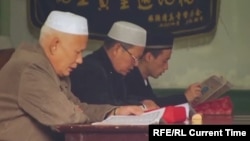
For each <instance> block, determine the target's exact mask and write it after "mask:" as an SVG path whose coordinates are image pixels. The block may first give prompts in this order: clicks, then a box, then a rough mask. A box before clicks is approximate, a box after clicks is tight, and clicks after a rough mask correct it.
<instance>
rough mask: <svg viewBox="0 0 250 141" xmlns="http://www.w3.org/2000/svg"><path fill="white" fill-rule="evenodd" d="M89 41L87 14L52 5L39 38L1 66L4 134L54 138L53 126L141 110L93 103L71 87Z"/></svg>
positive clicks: (30, 140)
mask: <svg viewBox="0 0 250 141" xmlns="http://www.w3.org/2000/svg"><path fill="white" fill-rule="evenodd" d="M87 41H88V26H87V21H86V19H85V18H84V17H81V16H78V15H75V14H73V13H69V12H62V11H52V12H51V13H50V14H49V16H48V18H47V19H46V21H45V23H44V25H43V27H42V28H41V34H40V38H39V43H38V44H36V45H32V44H27V43H25V44H22V45H21V46H20V47H18V48H17V49H16V51H15V52H14V54H13V55H12V57H11V58H10V60H9V61H8V62H7V64H5V66H4V67H3V68H2V70H1V72H0V111H1V114H0V127H1V128H0V140H4V141H13V140H20V141H53V140H57V139H56V138H54V137H58V136H56V134H55V133H56V132H54V131H52V130H51V129H50V127H51V126H54V125H60V124H70V123H89V122H95V121H100V120H103V119H104V118H105V117H106V116H109V115H111V114H114V113H115V114H118V115H129V114H141V113H142V112H143V111H142V110H141V108H140V107H139V106H121V107H118V108H117V107H114V106H111V105H102V106H101V105H88V104H86V103H80V100H79V99H78V98H76V97H75V96H74V95H73V94H72V93H71V91H70V89H71V85H70V80H69V78H68V76H69V74H70V72H71V71H72V70H73V69H75V68H76V67H77V65H78V64H81V63H82V51H83V50H85V48H86V44H87Z"/></svg>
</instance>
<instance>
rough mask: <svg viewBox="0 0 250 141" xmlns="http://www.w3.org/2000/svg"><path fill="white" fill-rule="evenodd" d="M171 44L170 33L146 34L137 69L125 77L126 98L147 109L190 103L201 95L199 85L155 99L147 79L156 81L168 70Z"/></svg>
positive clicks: (195, 84)
mask: <svg viewBox="0 0 250 141" xmlns="http://www.w3.org/2000/svg"><path fill="white" fill-rule="evenodd" d="M173 42H174V38H173V35H172V34H171V33H167V34H166V35H161V34H152V33H148V36H147V46H146V48H145V50H144V52H143V56H142V58H141V60H140V62H139V64H138V67H136V68H135V69H134V70H132V71H131V72H130V73H129V74H128V75H126V77H125V82H126V88H127V92H128V97H129V98H131V99H134V100H138V101H141V102H142V103H143V104H144V106H145V107H147V108H148V109H154V108H159V107H163V106H167V105H176V104H182V103H186V102H192V101H193V100H194V99H195V98H197V97H199V96H200V95H201V86H200V84H199V83H194V84H191V85H190V86H189V87H188V88H187V89H186V91H185V93H184V94H174V95H172V96H167V97H157V95H156V94H155V93H154V92H153V89H152V87H151V85H150V83H149V80H148V78H149V77H152V78H155V79H157V78H158V77H159V76H160V75H161V74H162V73H164V72H165V71H166V70H167V69H168V61H169V60H170V58H171V54H172V47H173Z"/></svg>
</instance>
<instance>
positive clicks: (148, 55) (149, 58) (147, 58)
mask: <svg viewBox="0 0 250 141" xmlns="http://www.w3.org/2000/svg"><path fill="white" fill-rule="evenodd" d="M143 58H144V60H145V61H147V62H149V61H151V60H152V59H153V55H152V54H151V53H150V52H147V53H146V54H144V56H143Z"/></svg>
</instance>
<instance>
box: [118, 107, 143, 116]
mask: <svg viewBox="0 0 250 141" xmlns="http://www.w3.org/2000/svg"><path fill="white" fill-rule="evenodd" d="M143 112H144V110H143V109H142V108H141V107H140V106H120V107H117V108H116V109H114V114H115V115H140V114H142V113H143Z"/></svg>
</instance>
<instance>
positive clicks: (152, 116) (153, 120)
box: [92, 103, 189, 125]
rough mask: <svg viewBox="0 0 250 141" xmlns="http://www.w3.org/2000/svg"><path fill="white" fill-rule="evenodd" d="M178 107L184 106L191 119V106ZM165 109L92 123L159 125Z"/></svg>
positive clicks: (113, 117)
mask: <svg viewBox="0 0 250 141" xmlns="http://www.w3.org/2000/svg"><path fill="white" fill-rule="evenodd" d="M176 106H177V107H178V106H183V107H184V108H185V111H186V116H187V118H188V117H189V115H188V114H189V104H188V103H184V104H180V105H176ZM165 109H166V108H165V107H163V108H160V109H156V110H152V111H149V112H145V113H143V114H142V115H138V116H137V115H129V116H119V115H115V116H110V117H108V118H107V119H105V120H103V121H101V122H95V123H92V125H150V124H159V123H160V122H161V121H162V117H163V114H164V112H165Z"/></svg>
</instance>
